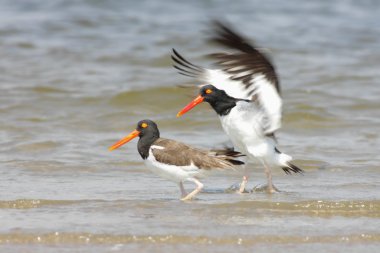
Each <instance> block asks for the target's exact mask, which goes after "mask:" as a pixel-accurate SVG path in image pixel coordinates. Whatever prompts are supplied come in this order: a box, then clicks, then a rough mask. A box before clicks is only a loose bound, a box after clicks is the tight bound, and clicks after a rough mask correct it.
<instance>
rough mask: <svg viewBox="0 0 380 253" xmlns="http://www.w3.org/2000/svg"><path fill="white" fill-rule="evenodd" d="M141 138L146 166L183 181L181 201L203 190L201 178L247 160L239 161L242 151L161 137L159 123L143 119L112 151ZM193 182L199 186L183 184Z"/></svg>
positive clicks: (181, 183)
mask: <svg viewBox="0 0 380 253" xmlns="http://www.w3.org/2000/svg"><path fill="white" fill-rule="evenodd" d="M137 136H138V137H140V139H139V141H138V143H137V150H138V152H139V153H140V155H141V157H142V159H143V160H144V162H145V165H146V166H147V167H148V168H149V169H150V170H151V171H152V172H153V173H155V174H157V175H159V176H161V177H163V178H165V179H168V180H170V181H173V182H176V183H178V184H179V187H180V189H181V194H182V196H181V200H184V201H185V200H190V199H192V198H193V197H194V196H195V195H196V194H197V193H199V192H200V191H201V190H202V188H203V184H202V183H201V182H200V181H199V179H200V178H203V177H206V176H207V175H208V174H209V173H210V172H211V171H213V170H216V169H234V168H235V166H236V165H242V164H244V162H242V161H239V160H236V158H237V157H240V156H242V154H240V153H239V152H236V151H233V150H230V149H225V150H210V151H206V150H200V149H197V148H193V147H191V146H188V145H186V144H184V143H181V142H177V141H174V140H169V139H164V138H160V132H159V130H158V127H157V124H156V123H155V122H153V121H151V120H148V119H146V120H141V121H139V122H138V123H137V127H136V129H135V130H134V131H132V132H131V133H130V134H129V135H128V136H126V137H125V138H123V139H121V140H119V141H118V142H116V143H115V144H114V145H113V146H111V147H110V148H109V150H114V149H117V148H119V147H121V146H122V145H124V144H126V143H127V142H129V141H130V140H132V139H133V138H135V137H137ZM185 181H188V182H193V183H194V184H196V188H195V189H194V190H193V191H192V192H190V193H189V194H188V193H186V191H185V189H184V186H183V183H184V182H185Z"/></svg>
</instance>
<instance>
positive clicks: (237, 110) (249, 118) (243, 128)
mask: <svg viewBox="0 0 380 253" xmlns="http://www.w3.org/2000/svg"><path fill="white" fill-rule="evenodd" d="M262 117H263V115H262V113H261V112H260V110H259V109H258V108H255V106H252V104H251V103H247V102H244V101H241V102H237V104H236V106H235V107H234V108H232V109H231V111H230V113H229V114H227V115H225V116H220V121H221V124H222V127H223V130H224V131H225V132H226V134H227V135H228V136H229V137H230V139H231V141H232V143H233V144H234V145H235V147H236V148H237V149H239V151H241V152H243V153H245V154H247V155H249V154H251V155H253V156H255V157H260V156H264V155H266V153H267V152H268V148H269V147H270V141H269V138H268V137H266V136H265V134H264V132H263V127H262V122H263V118H262Z"/></svg>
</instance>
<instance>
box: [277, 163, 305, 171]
mask: <svg viewBox="0 0 380 253" xmlns="http://www.w3.org/2000/svg"><path fill="white" fill-rule="evenodd" d="M281 169H283V170H284V171H285V173H286V174H292V172H293V173H301V174H303V173H304V171H303V170H302V169H300V168H299V167H297V166H295V165H294V164H292V163H289V162H287V163H286V166H285V167H282V168H281Z"/></svg>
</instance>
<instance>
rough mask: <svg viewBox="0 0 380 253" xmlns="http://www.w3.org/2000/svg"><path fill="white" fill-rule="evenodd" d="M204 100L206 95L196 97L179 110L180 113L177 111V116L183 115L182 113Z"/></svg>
mask: <svg viewBox="0 0 380 253" xmlns="http://www.w3.org/2000/svg"><path fill="white" fill-rule="evenodd" d="M203 100H204V97H202V96H201V95H198V97H196V98H195V99H194V100H193V101H191V102H190V103H189V104H188V105H186V106H185V107H184V108H183V109H182V110H181V111H179V113H177V117H181V116H182V115H184V114H185V113H187V112H188V111H190V110H191V109H193V108H194V107H195V106H196V105H198V104H200V103H202V102H203Z"/></svg>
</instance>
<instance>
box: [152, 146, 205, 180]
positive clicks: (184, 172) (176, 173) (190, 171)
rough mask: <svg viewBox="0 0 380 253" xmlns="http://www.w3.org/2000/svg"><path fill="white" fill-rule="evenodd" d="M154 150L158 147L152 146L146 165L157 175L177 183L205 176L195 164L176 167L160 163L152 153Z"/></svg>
mask: <svg viewBox="0 0 380 253" xmlns="http://www.w3.org/2000/svg"><path fill="white" fill-rule="evenodd" d="M154 148H157V146H152V147H151V148H150V149H149V156H148V158H147V159H146V160H145V165H146V166H147V167H148V168H149V169H150V170H151V171H152V172H153V173H155V174H156V175H158V176H160V177H162V178H165V179H168V180H170V181H173V182H177V183H179V182H181V181H183V180H185V179H186V178H191V177H194V176H199V177H202V176H203V175H202V170H199V169H198V168H197V167H196V166H195V165H194V164H193V163H191V165H189V166H176V165H169V164H164V163H160V162H158V161H157V160H156V159H155V157H154V155H153V152H152V149H154ZM162 148H163V147H159V149H162Z"/></svg>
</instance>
